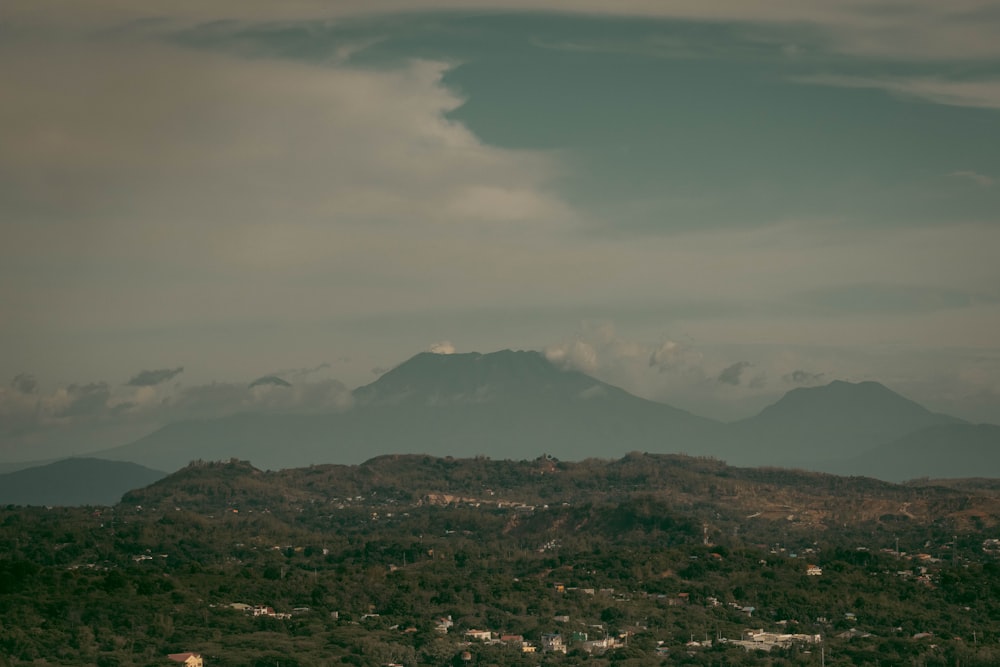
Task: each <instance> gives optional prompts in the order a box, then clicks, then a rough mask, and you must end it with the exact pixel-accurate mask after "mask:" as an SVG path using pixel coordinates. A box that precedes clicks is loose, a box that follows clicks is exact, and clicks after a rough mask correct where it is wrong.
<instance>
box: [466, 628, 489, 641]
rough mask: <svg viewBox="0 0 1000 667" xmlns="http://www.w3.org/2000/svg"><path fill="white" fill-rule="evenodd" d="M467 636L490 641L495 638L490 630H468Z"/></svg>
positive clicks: (467, 637)
mask: <svg viewBox="0 0 1000 667" xmlns="http://www.w3.org/2000/svg"><path fill="white" fill-rule="evenodd" d="M465 638H466V639H472V640H476V641H481V642H488V641H490V640H491V639H493V633H492V632H490V631H489V630H466V631H465Z"/></svg>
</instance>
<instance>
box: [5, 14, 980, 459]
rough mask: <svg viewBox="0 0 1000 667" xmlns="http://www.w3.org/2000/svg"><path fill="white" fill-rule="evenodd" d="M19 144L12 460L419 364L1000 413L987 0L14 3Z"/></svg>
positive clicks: (710, 411)
mask: <svg viewBox="0 0 1000 667" xmlns="http://www.w3.org/2000/svg"><path fill="white" fill-rule="evenodd" d="M0 147H2V148H0V322H2V324H0V350H2V351H3V352H2V354H0V461H2V460H37V459H44V458H48V457H51V456H56V455H63V454H66V453H74V454H80V453H85V452H86V451H89V450H94V449H101V448H104V447H110V446H114V445H118V444H123V443H125V442H127V441H129V440H130V439H132V438H134V437H138V436H139V435H142V434H144V433H145V432H148V431H149V430H151V429H152V428H155V427H156V426H157V425H160V424H163V423H167V422H169V421H172V420H176V419H184V418H192V417H211V416H216V415H220V414H227V413H231V412H233V411H240V410H284V411H288V410H303V411H323V410H330V409H349V407H350V396H349V390H350V389H352V388H354V387H357V386H360V385H363V384H366V383H369V382H371V381H373V380H375V379H376V378H377V377H378V375H379V374H380V373H382V372H384V371H385V370H386V369H389V368H391V367H393V366H395V365H397V364H399V363H401V362H402V361H404V360H405V359H407V358H408V357H410V356H412V355H413V354H416V353H417V352H421V351H425V350H434V351H438V352H453V351H458V352H470V351H477V352H491V351H494V350H499V349H505V348H511V349H533V350H539V351H542V352H544V353H545V354H546V355H547V356H548V357H549V358H550V359H551V360H553V362H555V363H557V364H559V365H560V366H563V367H566V368H575V369H578V370H582V371H584V372H587V373H590V374H592V375H594V376H596V377H598V378H600V379H602V380H605V381H608V382H611V383H613V384H616V385H618V386H621V387H623V388H625V389H627V390H629V391H631V392H633V393H636V394H638V395H640V396H643V397H646V398H650V399H653V400H658V401H663V402H666V403H669V404H671V405H674V406H677V407H681V408H684V409H688V410H691V411H692V412H695V413H697V414H702V415H705V416H709V417H714V418H718V419H724V420H732V419H738V418H742V417H746V416H749V415H751V414H753V413H755V412H756V411H758V410H759V409H761V408H762V407H763V406H765V405H767V404H768V403H770V402H773V401H774V400H775V399H776V398H778V397H780V396H781V395H782V394H783V393H784V392H786V391H788V390H790V389H793V388H796V387H800V386H811V385H817V384H824V383H826V382H829V381H832V380H835V379H843V380H849V381H860V380H877V381H880V382H883V383H884V384H886V385H887V386H889V387H890V388H892V389H894V390H896V391H898V392H900V393H902V394H904V395H905V396H907V397H909V398H912V399H914V400H916V401H918V402H920V403H921V404H923V405H925V406H927V407H928V408H930V409H933V410H938V411H943V412H948V413H950V414H954V415H956V416H959V417H962V418H964V419H968V420H970V421H975V422H982V421H988V422H993V423H1000V268H998V267H1000V264H998V262H997V261H996V258H997V255H998V250H1000V6H998V5H997V4H996V2H995V1H992V0H991V1H986V0H954V1H953V2H948V3H941V2H939V1H938V0H906V1H896V0H885V1H882V0H851V1H837V0H763V1H761V2H755V3H747V2H743V1H742V0H740V1H736V0H720V1H719V2H712V3H705V2H702V1H694V0H678V1H677V2H652V1H649V0H619V1H618V2H615V3H608V2H606V1H602V2H596V1H592V0H579V1H577V2H564V1H561V0H532V2H526V1H523V0H504V2H493V1H489V0H480V1H470V0H465V1H464V2H455V1H452V0H407V1H406V2H403V1H402V0H365V1H364V2H360V1H357V2H356V1H354V0H342V1H337V2H331V1H329V0H326V1H312V0H292V1H289V2H281V3H274V2H264V1H262V0H218V1H215V2H211V3H205V2H193V1H190V2H189V1H173V2H166V1H155V0H154V1H151V2H144V3H133V2H125V1H124V0H82V1H80V0H74V1H72V2H71V1H68V0H67V1H65V2H63V1H58V0H53V1H51V2H38V1H37V0H8V1H7V2H4V3H3V4H2V5H0ZM263 376H275V377H278V378H281V379H282V380H285V381H286V382H287V383H289V384H291V385H292V387H290V388H289V387H285V386H283V385H280V384H277V383H273V382H264V383H259V384H257V385H256V386H254V387H250V386H249V384H250V383H251V382H252V381H253V380H255V379H256V378H259V377H263Z"/></svg>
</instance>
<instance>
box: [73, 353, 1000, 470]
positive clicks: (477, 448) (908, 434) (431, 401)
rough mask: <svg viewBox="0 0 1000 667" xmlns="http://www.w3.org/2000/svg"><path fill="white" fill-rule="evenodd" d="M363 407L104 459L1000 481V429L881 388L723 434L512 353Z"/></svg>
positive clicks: (225, 430) (436, 358)
mask: <svg viewBox="0 0 1000 667" xmlns="http://www.w3.org/2000/svg"><path fill="white" fill-rule="evenodd" d="M284 389H285V388H283V387H282V386H280V385H275V386H274V387H273V388H272V389H271V390H272V391H282V390H284ZM353 398H354V406H353V407H352V408H350V409H348V410H344V411H341V412H331V413H326V414H293V413H283V414H274V413H269V414H260V413H255V414H235V415H231V416H227V417H222V418H215V419H204V420H190V421H181V422H176V423H172V424H169V425H166V426H164V427H163V428H161V429H159V430H157V431H155V432H153V433H151V434H149V435H147V436H145V437H143V438H140V439H139V440H137V441H135V442H132V443H130V444H127V445H124V446H122V447H116V448H113V449H108V450H104V451H101V452H97V453H94V454H93V455H94V456H98V457H101V458H105V459H112V460H119V461H132V462H135V463H139V464H142V465H144V466H149V467H151V468H156V469H162V470H177V469H179V468H181V467H182V466H184V465H186V464H187V463H188V462H190V461H192V460H225V459H230V458H238V459H245V460H249V461H251V462H252V463H253V464H254V465H255V466H257V467H259V468H264V469H274V470H278V469H283V468H293V467H300V466H308V465H310V464H321V463H341V464H356V463H360V462H362V461H365V460H367V459H370V458H372V457H374V456H377V455H381V454H429V455H433V456H454V457H468V456H476V455H482V456H486V457H492V458H496V459H512V460H525V459H534V458H536V457H538V456H539V455H543V454H547V455H551V456H554V457H557V458H560V459H563V460H577V461H579V460H583V459H586V458H604V459H611V458H616V457H620V456H622V455H624V454H626V453H628V452H631V451H646V452H651V453H684V454H689V455H694V456H709V457H716V458H720V459H722V460H724V461H727V462H728V463H730V464H732V465H738V466H750V467H755V466H777V467H794V468H803V469H809V470H816V471H825V472H833V473H837V474H851V475H870V476H876V477H879V478H881V479H884V480H890V481H902V480H904V479H912V478H916V477H964V476H968V475H969V473H970V472H974V474H975V475H977V476H981V477H991V476H996V477H1000V455H998V454H997V452H1000V427H996V426H991V425H983V426H975V425H970V424H967V423H965V422H963V421H962V420H960V419H957V418H955V417H951V416H948V415H943V414H937V413H934V412H931V411H929V410H927V409H926V408H924V407H922V406H920V405H918V404H917V403H914V402H913V401H910V400H909V399H906V398H904V397H903V396H900V395H899V394H897V393H895V392H893V391H891V390H890V389H888V388H887V387H885V386H883V385H881V384H879V383H877V382H861V383H849V382H842V381H835V382H832V383H830V384H828V385H825V386H819V387H811V388H800V389H794V390H792V391H790V392H788V393H787V394H786V395H785V396H783V397H782V398H781V399H780V400H778V401H777V402H776V403H774V404H773V405H771V406H769V407H767V408H765V409H764V410H762V411H761V412H760V413H759V414H757V415H755V416H753V417H751V418H748V419H744V420H741V421H737V422H733V423H722V422H718V421H714V420H711V419H707V418H704V417H699V416H697V415H693V414H691V413H689V412H686V411H684V410H680V409H678V408H675V407H671V406H669V405H665V404H662V403H657V402H654V401H649V400H646V399H643V398H639V397H637V396H634V395H632V394H629V393H628V392H626V391H624V390H622V389H620V388H618V387H615V386H612V385H610V384H607V383H605V382H602V381H600V380H597V379H595V378H593V377H590V376H588V375H586V374H583V373H580V372H578V371H567V370H561V369H559V368H557V367H556V366H554V365H553V364H551V363H550V362H549V361H548V360H547V359H546V358H545V357H544V356H543V355H542V354H540V353H538V352H532V351H511V350H503V351H499V352H494V353H490V354H480V353H464V354H449V355H444V354H433V353H421V354H418V355H416V356H414V357H412V358H411V359H409V360H407V361H405V362H404V363H402V364H400V365H399V366H397V367H396V368H394V369H392V370H390V371H388V372H386V373H385V374H383V375H382V376H381V377H379V378H378V379H377V380H376V381H375V382H373V383H371V384H368V385H365V386H362V387H359V388H357V389H355V390H354V392H353Z"/></svg>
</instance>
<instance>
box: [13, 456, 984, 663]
mask: <svg viewBox="0 0 1000 667" xmlns="http://www.w3.org/2000/svg"><path fill="white" fill-rule="evenodd" d="M982 486H983V487H985V486H986V485H985V484H983V485H982ZM998 518H1000V501H998V499H997V498H996V495H995V494H985V495H977V494H975V493H972V492H970V491H969V490H968V489H965V490H963V491H959V490H952V489H948V488H945V487H942V486H932V485H930V484H929V483H928V484H927V485H923V486H919V485H910V486H906V487H903V486H894V485H889V484H884V483H881V482H876V481H874V480H869V479H862V478H856V479H855V478H838V477H832V476H828V475H818V474H813V473H802V472H794V471H781V470H740V469H735V468H728V467H726V466H724V465H723V464H721V463H719V462H717V461H713V460H706V459H691V458H686V457H679V456H650V455H643V454H632V455H629V456H627V457H625V458H624V459H622V460H620V461H597V460H589V461H583V462H580V463H565V462H560V461H555V460H552V459H549V458H544V457H543V458H540V459H538V460H535V461H522V462H500V461H491V460H489V459H483V458H480V459H462V460H459V459H437V458H432V457H423V456H407V457H381V458H379V459H375V460H372V461H370V462H368V463H366V464H363V465H361V466H315V467H311V468H302V469H297V470H286V471H280V472H261V471H258V470H255V469H253V468H252V467H250V466H249V465H248V464H245V463H241V462H237V461H231V462H229V463H197V464H192V465H191V466H189V467H188V468H185V469H184V470H182V471H180V472H178V473H177V474H175V475H172V476H170V477H168V478H166V479H164V480H161V481H160V482H157V483H155V484H153V485H152V486H150V487H147V488H146V489H143V490H140V491H136V492H132V493H130V494H127V495H126V497H125V498H124V499H123V502H122V503H121V504H119V505H117V506H116V507H114V508H54V509H43V508H16V507H8V508H6V509H2V510H0V665H3V666H4V667H7V666H8V665H9V666H15V665H18V666H19V665H28V664H59V665H99V666H101V667H104V666H112V665H121V666H124V665H165V664H170V663H169V662H168V661H167V660H166V659H165V656H166V654H168V653H176V652H181V651H195V652H198V653H200V654H202V655H203V656H204V658H205V664H206V665H211V666H213V667H214V666H217V665H274V664H280V665H285V666H287V665H341V664H353V665H372V666H375V665H387V664H399V665H406V666H408V667H409V666H416V665H431V666H435V667H438V666H441V665H450V664H456V665H457V664H473V665H556V664H558V665H576V664H588V665H594V666H599V665H606V666H612V665H615V666H617V665H659V664H690V665H722V664H725V665H804V664H820V661H821V659H824V660H825V663H826V664H827V665H849V664H859V665H869V664H871V665H874V664H883V665H910V664H914V665H942V666H943V665H955V664H961V665H995V664H1000V576H998V575H1000V563H998V562H997V560H996V556H995V554H994V552H992V551H988V550H984V548H983V546H984V540H985V539H987V538H992V537H1000V534H994V533H993V532H991V531H993V530H998V533H1000V529H995V526H996V525H997V523H996V522H997V519H998ZM897 540H898V545H899V546H898V550H899V552H897V546H896V545H897ZM901 552H902V553H901ZM905 552H909V553H905ZM808 565H817V566H819V567H821V568H822V574H821V575H819V576H809V575H807V574H806V570H807V566H808ZM239 603H242V604H245V605H251V606H253V605H262V606H266V607H270V608H271V609H272V610H273V612H274V614H273V615H271V614H269V613H267V612H264V613H263V614H262V615H259V616H254V615H253V614H252V613H251V612H248V611H244V610H241V609H236V608H233V606H232V605H234V604H239ZM750 608H752V610H751V609H750ZM449 618H450V622H451V626H450V627H447V628H445V627H444V626H446V625H447V624H446V623H443V622H442V619H449ZM747 629H763V630H765V631H768V632H774V633H789V634H799V635H817V634H818V635H821V636H822V644H811V643H806V642H802V641H800V642H793V643H789V644H780V645H776V646H775V647H774V648H772V649H771V650H770V651H769V652H764V651H760V650H747V649H745V648H743V647H741V646H738V645H736V644H735V643H733V642H723V641H719V638H727V639H730V640H737V639H740V638H741V637H743V635H744V632H745V631H746V630H747ZM442 630H446V631H444V632H443V631H442ZM468 630H485V631H491V632H492V633H494V635H493V636H494V637H496V638H498V639H499V637H500V635H501V634H504V635H520V636H521V637H522V638H523V640H524V641H526V642H529V643H530V644H532V645H534V646H536V647H538V652H537V653H534V654H531V653H523V652H522V646H521V643H520V641H515V640H513V639H509V638H508V641H505V642H500V641H496V642H488V641H483V640H470V639H469V638H467V637H466V636H465V632H466V631H468ZM553 633H559V634H560V635H561V636H562V638H563V639H564V640H565V642H566V653H565V654H563V653H559V652H543V651H542V650H541V641H542V637H543V636H544V635H548V634H553ZM585 637H586V640H585V639H584V638H585ZM605 638H609V639H611V640H613V648H610V649H607V650H605V649H604V648H603V647H601V646H594V645H593V642H594V641H595V640H603V639H605ZM706 640H707V641H706ZM586 642H591V643H590V644H588V643H586ZM692 642H697V643H698V644H697V645H689V644H691V643H692ZM609 643H610V642H609ZM463 654H465V655H464V657H465V658H467V659H463ZM821 654H822V655H821Z"/></svg>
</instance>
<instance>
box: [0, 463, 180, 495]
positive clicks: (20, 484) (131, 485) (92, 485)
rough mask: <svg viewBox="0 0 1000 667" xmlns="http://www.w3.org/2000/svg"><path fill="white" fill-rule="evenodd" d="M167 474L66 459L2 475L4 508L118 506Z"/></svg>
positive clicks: (126, 465) (129, 465) (128, 465)
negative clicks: (124, 497)
mask: <svg viewBox="0 0 1000 667" xmlns="http://www.w3.org/2000/svg"><path fill="white" fill-rule="evenodd" d="M166 474H167V473H165V472H160V471H159V470H151V469H149V468H146V467H144V466H140V465H137V464H135V463H129V462H127V461H106V460H103V459H95V458H71V459H64V460H62V461H56V462H54V463H48V464H45V465H40V466H35V467H32V468H26V469H24V470H17V471H15V472H10V473H6V474H2V475H0V505H114V504H115V503H117V502H118V501H119V500H120V499H121V497H122V494H123V493H125V492H126V491H130V490H132V489H139V488H142V487H144V486H147V485H149V484H152V483H153V482H155V481H157V480H159V479H161V478H163V477H165V476H166Z"/></svg>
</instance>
